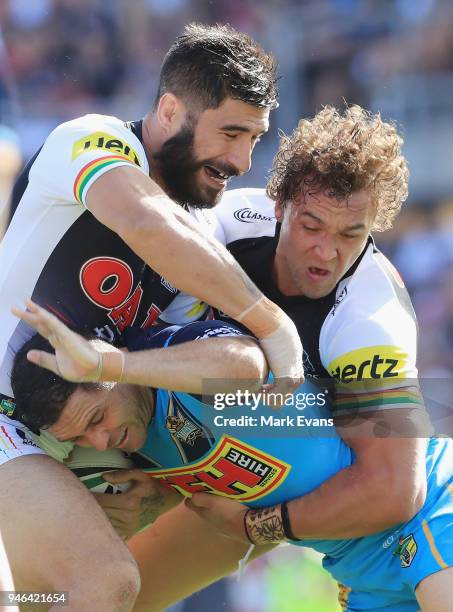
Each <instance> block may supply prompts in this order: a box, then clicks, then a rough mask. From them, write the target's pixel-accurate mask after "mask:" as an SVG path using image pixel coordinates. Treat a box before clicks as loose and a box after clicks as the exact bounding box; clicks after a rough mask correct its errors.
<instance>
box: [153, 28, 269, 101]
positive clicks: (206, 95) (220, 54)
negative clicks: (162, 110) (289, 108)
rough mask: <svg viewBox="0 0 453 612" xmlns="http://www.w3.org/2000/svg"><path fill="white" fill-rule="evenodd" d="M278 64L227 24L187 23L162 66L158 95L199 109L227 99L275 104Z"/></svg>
mask: <svg viewBox="0 0 453 612" xmlns="http://www.w3.org/2000/svg"><path fill="white" fill-rule="evenodd" d="M276 80H277V77H276V62H275V59H274V58H273V57H272V56H271V55H269V54H267V53H265V51H264V50H263V49H262V48H261V47H260V46H259V45H258V44H257V43H256V42H255V41H254V40H253V39H252V38H250V36H247V34H244V33H243V32H238V31H237V30H235V29H233V28H232V27H231V26H229V25H221V24H217V25H215V26H210V25H203V24H200V23H191V24H189V25H186V27H185V28H184V33H183V34H182V35H181V36H178V38H177V39H176V40H175V42H174V43H173V45H172V46H171V47H170V49H169V51H168V52H167V54H166V56H165V58H164V61H163V63H162V67H161V73H160V83H159V92H158V95H157V99H156V102H155V107H156V106H157V102H158V100H159V98H160V97H161V96H162V95H163V94H164V93H166V92H171V93H173V94H174V95H175V96H178V97H179V98H181V99H182V100H187V99H189V100H190V101H191V103H192V104H195V105H196V106H197V103H198V106H200V110H205V109H207V108H217V107H218V106H219V105H220V104H221V103H222V102H223V100H224V99H225V98H227V97H231V98H234V99H237V100H242V101H243V102H246V103H247V104H251V105H252V106H257V107H264V108H275V107H276V106H277V87H276Z"/></svg>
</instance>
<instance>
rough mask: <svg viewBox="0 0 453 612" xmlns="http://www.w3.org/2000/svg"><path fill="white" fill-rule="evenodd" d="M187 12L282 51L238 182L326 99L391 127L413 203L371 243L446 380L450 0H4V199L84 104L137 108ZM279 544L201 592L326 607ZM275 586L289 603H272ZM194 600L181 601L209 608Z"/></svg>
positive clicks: (0, 147) (150, 92)
mask: <svg viewBox="0 0 453 612" xmlns="http://www.w3.org/2000/svg"><path fill="white" fill-rule="evenodd" d="M190 21H201V22H208V23H214V22H217V21H218V22H228V23H230V24H232V25H233V26H235V27H236V28H238V29H240V30H243V31H245V32H247V33H249V34H250V35H252V36H253V37H254V38H256V39H257V40H258V41H259V42H261V44H262V45H263V46H264V47H265V48H266V49H267V50H270V51H272V52H273V53H274V54H275V55H276V56H277V58H278V61H279V65H280V70H279V72H280V75H281V79H280V107H279V109H278V110H277V111H275V112H274V114H273V117H272V122H271V130H270V132H269V134H268V135H267V136H266V137H265V138H264V140H263V141H262V143H261V144H260V145H259V147H257V150H256V154H255V158H254V163H253V169H252V172H250V174H249V175H247V176H246V177H244V178H243V179H240V180H239V181H236V182H235V185H234V186H245V185H253V186H259V185H263V184H264V181H265V176H266V172H267V170H268V168H269V167H270V163H271V160H272V156H273V153H274V152H275V151H276V148H277V142H278V131H279V130H283V131H285V132H289V131H291V129H292V128H293V127H294V126H295V124H296V122H297V120H298V119H299V118H300V117H302V116H306V115H311V114H313V113H315V112H316V111H317V110H319V109H320V108H321V106H322V105H324V104H333V105H336V106H342V105H343V104H344V101H346V102H347V103H358V104H360V105H362V106H365V107H367V108H369V109H371V110H374V111H380V112H381V114H382V116H383V117H384V118H385V119H393V120H395V121H396V122H397V123H398V124H399V125H400V127H401V129H402V132H403V134H404V137H405V141H406V144H405V154H406V156H407V157H408V159H409V163H410V168H411V183H410V196H409V201H408V203H407V206H406V209H405V212H404V213H403V214H402V215H401V216H400V218H399V219H398V221H397V223H396V225H395V227H394V228H393V229H392V230H391V231H389V232H386V233H384V234H378V235H377V236H376V239H377V243H378V245H379V246H380V247H381V248H382V249H383V250H384V252H386V253H387V254H389V255H390V256H391V258H392V260H393V262H394V263H395V265H396V266H397V267H398V269H399V270H400V272H401V273H402V275H403V277H404V279H405V281H406V284H407V286H408V288H409V290H410V292H411V295H412V297H413V300H414V305H415V309H416V312H417V315H418V320H419V325H420V356H419V369H420V372H421V375H422V377H427V378H444V379H448V378H452V377H453V265H452V262H453V184H452V181H451V176H452V172H451V164H452V162H453V121H452V118H453V36H452V34H451V32H452V30H453V3H452V2H451V0H416V1H414V0H211V1H208V0H0V124H1V125H0V202H3V203H4V202H5V201H6V198H7V193H8V190H9V186H10V181H11V180H12V177H14V175H15V174H16V173H17V171H18V169H19V167H20V165H21V163H22V162H23V161H26V160H27V159H28V158H29V157H30V156H31V155H32V154H33V153H34V152H35V151H36V149H37V148H38V147H39V146H40V145H41V144H42V142H43V140H44V139H45V138H46V136H47V134H48V133H49V132H50V131H51V130H52V129H53V127H55V126H56V125H57V124H58V123H60V122H62V121H64V120H67V119H70V118H73V117H76V116H78V115H81V114H84V113H87V112H99V113H104V114H112V115H117V116H120V117H122V118H123V119H136V118H139V117H141V116H142V115H143V114H144V113H145V112H146V111H147V110H148V108H149V106H150V104H151V103H152V101H153V99H154V96H155V92H156V89H157V79H158V74H159V67H160V63H161V60H162V58H163V55H164V53H165V51H166V50H167V49H168V46H169V45H170V43H171V42H172V41H173V39H174V38H175V37H176V36H177V35H178V33H180V32H181V30H182V28H183V26H184V24H185V23H187V22H190ZM282 551H283V552H280V553H278V555H279V556H278V557H273V559H274V561H272V560H266V561H262V562H260V563H258V564H257V565H256V569H254V570H249V572H248V573H247V574H246V577H245V578H244V579H242V581H241V582H238V583H232V582H227V583H223V586H222V585H221V586H219V587H217V590H214V591H212V593H214V594H213V595H209V593H208V595H206V597H208V600H207V601H209V597H210V596H212V597H214V600H216V601H218V602H219V601H220V600H219V597H220V596H221V595H220V594H221V593H223V595H222V597H223V598H224V599H223V601H225V602H226V603H225V609H227V610H234V611H236V612H239V611H241V612H252V611H253V612H255V611H264V610H277V609H278V610H279V611H282V610H288V611H291V610H307V611H310V612H318V611H319V612H320V611H325V612H331V611H333V610H335V609H336V606H335V604H334V603H332V602H333V601H334V599H332V597H334V596H333V595H332V593H331V591H330V590H329V589H330V585H329V584H328V583H326V584H327V586H326V589H327V590H326V597H327V598H328V602H327V603H325V602H324V603H323V601H322V597H323V596H321V591H322V589H318V588H317V587H316V586H314V585H315V584H317V583H316V580H317V579H318V578H319V579H320V580H321V579H322V577H321V576H320V575H319V576H318V574H316V576H317V577H316V578H314V577H313V576H314V574H313V569H312V567H313V566H312V564H313V560H312V558H311V557H305V558H302V557H301V555H300V553H299V552H297V551H296V552H297V554H295V552H294V551H293V552H288V549H287V548H283V549H282ZM276 558H277V559H278V562H275V559H276ZM289 559H291V563H289V561H288V560H289ZM300 563H305V565H304V566H303V567H302V566H300V565H298V564H300ZM316 564H317V562H316ZM316 566H317V565H316ZM281 567H291V568H295V567H296V568H297V571H296V570H294V569H293V570H291V571H286V572H282V571H281ZM301 567H302V569H303V571H302V569H301ZM288 575H290V576H294V581H292V580H290V579H288ZM307 575H308V576H311V577H312V579H311V580H306V579H305V578H304V576H305V577H306V576H307ZM283 576H285V577H283ZM263 577H264V578H265V583H266V585H268V586H267V587H266V588H263ZM282 585H284V586H282ZM281 589H283V591H281ZM281 592H284V593H285V601H288V602H291V601H294V602H296V603H294V604H288V605H289V607H284V605H283V603H282V601H279V602H278V604H277V603H276V601H278V594H279V593H281ZM291 593H293V595H291ZM313 595H317V598H316V597H315V598H314V600H313V601H311V600H310V597H312V596H313ZM203 597H204V595H203V596H198V598H195V599H193V600H192V602H195V603H193V607H192V608H191V606H192V603H190V602H188V603H186V604H184V606H185V609H186V610H191V609H194V610H208V609H213V608H212V606H211V604H209V603H206V604H202V601H203ZM276 597H277V600H276V599H275V598H276ZM304 598H305V599H304ZM307 598H308V599H307ZM214 600H213V601H214ZM304 601H311V603H307V604H306V605H304V606H302V602H304ZM297 602H299V603H297ZM205 606H206V607H205ZM291 606H296V607H291ZM218 607H220V606H219V605H218V606H216V608H218Z"/></svg>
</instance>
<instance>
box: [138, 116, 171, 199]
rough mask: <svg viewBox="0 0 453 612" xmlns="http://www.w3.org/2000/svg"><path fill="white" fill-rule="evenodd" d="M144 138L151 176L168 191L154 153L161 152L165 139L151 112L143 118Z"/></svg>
mask: <svg viewBox="0 0 453 612" xmlns="http://www.w3.org/2000/svg"><path fill="white" fill-rule="evenodd" d="M142 138H143V143H142V144H143V148H144V149H145V153H146V158H147V160H148V164H149V168H150V170H149V175H150V177H151V178H152V179H153V181H155V182H156V183H157V184H158V185H159V187H161V188H162V189H163V190H164V191H166V189H165V184H164V182H163V180H162V177H161V174H160V171H159V163H158V162H157V161H156V160H155V159H154V153H155V152H156V151H159V150H160V148H161V147H162V145H163V143H164V142H165V137H164V134H163V131H162V128H161V127H160V124H159V121H158V120H157V117H156V115H155V114H154V113H153V112H149V113H148V114H147V115H145V117H144V118H143V123H142Z"/></svg>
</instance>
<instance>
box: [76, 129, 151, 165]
mask: <svg viewBox="0 0 453 612" xmlns="http://www.w3.org/2000/svg"><path fill="white" fill-rule="evenodd" d="M96 149H101V150H103V151H108V152H109V153H118V154H120V155H122V156H123V157H126V158H128V159H130V160H131V161H132V162H133V163H134V164H136V165H137V166H140V159H139V157H138V153H137V151H135V150H134V149H133V148H132V147H131V146H130V145H129V144H128V143H127V142H126V141H125V140H121V138H117V137H116V136H112V135H111V134H107V133H106V132H93V134H88V136H84V137H83V138H80V139H79V140H77V141H76V142H75V143H74V144H73V146H72V160H73V161H74V160H75V159H77V157H79V155H82V153H86V152H87V151H94V150H96Z"/></svg>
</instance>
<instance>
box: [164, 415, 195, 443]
mask: <svg viewBox="0 0 453 612" xmlns="http://www.w3.org/2000/svg"><path fill="white" fill-rule="evenodd" d="M165 427H166V428H167V429H168V431H169V432H170V433H171V435H172V436H174V437H175V438H177V439H178V440H180V441H181V442H184V443H185V444H188V445H189V446H193V445H194V444H195V440H197V438H201V437H203V432H202V431H201V429H200V428H199V427H197V426H196V425H194V423H192V422H191V421H189V419H186V418H184V417H183V416H181V415H177V416H168V417H167V420H166V422H165Z"/></svg>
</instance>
